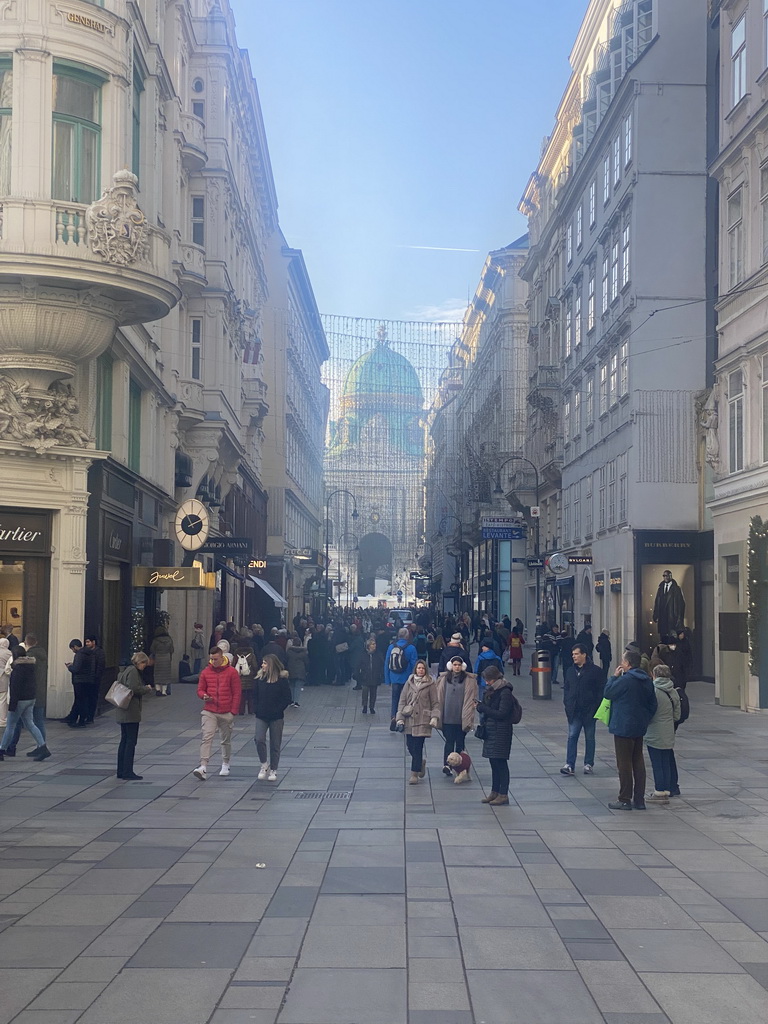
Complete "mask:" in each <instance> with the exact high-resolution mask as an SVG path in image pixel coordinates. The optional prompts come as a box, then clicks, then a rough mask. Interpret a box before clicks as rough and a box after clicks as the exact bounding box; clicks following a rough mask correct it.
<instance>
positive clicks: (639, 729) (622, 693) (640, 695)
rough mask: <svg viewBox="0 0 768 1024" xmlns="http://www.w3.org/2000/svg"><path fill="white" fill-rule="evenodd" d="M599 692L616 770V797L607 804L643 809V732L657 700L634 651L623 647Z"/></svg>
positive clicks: (654, 709)
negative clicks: (607, 710) (607, 707)
mask: <svg viewBox="0 0 768 1024" xmlns="http://www.w3.org/2000/svg"><path fill="white" fill-rule="evenodd" d="M603 696H604V697H606V698H607V699H608V700H609V701H610V702H611V717H610V719H609V722H608V731H609V732H610V733H611V734H612V736H613V745H614V748H615V750H616V767H617V768H618V772H619V799H618V800H617V801H615V802H614V803H610V804H608V806H609V807H610V808H611V810H613V811H631V810H632V808H633V806H634V808H635V810H637V811H644V810H645V761H644V759H643V736H645V734H646V731H647V729H648V723H649V722H650V721H651V719H652V718H653V716H654V715H655V714H656V708H657V707H658V702H657V700H656V692H655V690H654V686H653V681H652V679H651V677H650V676H649V675H647V673H645V672H643V670H642V669H641V668H640V655H639V653H638V652H637V651H630V650H626V651H624V657H623V658H622V660H621V663H620V665H619V667H618V669H617V672H616V675H615V676H612V677H611V679H609V680H608V682H607V683H606V684H605V691H604V693H603Z"/></svg>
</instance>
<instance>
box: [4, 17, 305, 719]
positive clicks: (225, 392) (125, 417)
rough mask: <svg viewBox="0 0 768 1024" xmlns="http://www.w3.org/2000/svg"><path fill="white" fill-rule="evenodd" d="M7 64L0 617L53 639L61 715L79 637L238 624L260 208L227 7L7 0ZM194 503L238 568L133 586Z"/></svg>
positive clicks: (243, 83) (264, 169)
mask: <svg viewBox="0 0 768 1024" xmlns="http://www.w3.org/2000/svg"><path fill="white" fill-rule="evenodd" d="M0 76H1V77H0V103H2V107H0V207H1V208H2V219H1V220H0V223H1V224H2V230H1V233H0V278H1V279H2V287H1V288H0V309H1V310H2V314H1V315H0V389H2V394H3V399H2V401H0V407H2V411H1V412H0V451H1V452H2V461H3V465H4V466H5V467H7V468H6V472H5V473H4V477H5V481H4V486H3V494H2V500H1V504H0V561H1V562H2V571H1V572H0V606H1V609H0V618H6V617H10V618H11V619H12V622H13V624H14V625H15V627H16V628H17V629H18V631H19V632H22V631H25V630H33V631H35V632H36V633H38V635H39V636H40V639H41V641H42V642H43V643H44V644H45V645H46V646H47V647H48V648H49V651H50V664H51V673H50V678H49V700H48V714H49V715H60V714H62V713H64V712H65V711H66V710H67V706H68V703H69V701H70V699H71V688H70V685H69V678H68V675H67V673H66V672H65V671H63V669H60V668H59V666H61V665H62V662H63V661H64V658H65V656H66V655H67V654H68V650H67V644H68V642H69V640H70V639H71V638H73V637H82V635H83V632H84V631H85V632H94V633H96V634H98V635H99V636H100V637H101V638H102V641H103V645H104V648H105V651H106V654H107V665H108V667H109V670H110V672H111V673H112V674H113V673H114V671H115V669H116V666H117V665H118V663H119V661H120V660H121V659H122V658H124V657H125V656H126V655H127V654H128V653H129V652H130V650H131V649H132V647H134V646H135V645H136V644H143V643H147V642H148V641H149V639H150V638H151V632H152V628H153V626H154V625H155V623H156V622H157V620H158V615H160V614H161V613H163V612H167V613H169V614H170V630H171V634H172V636H173V638H174V641H175V646H176V657H180V656H181V654H183V653H184V651H185V649H186V648H187V644H188V642H189V638H190V636H191V632H190V627H191V625H192V623H194V621H195V620H196V619H197V618H199V619H200V620H201V621H202V622H203V623H204V625H205V627H206V630H207V629H208V628H210V627H211V626H212V625H213V619H214V617H218V616H221V617H225V618H234V619H236V620H238V621H239V622H240V621H243V620H249V621H253V617H254V616H255V611H256V609H255V608H254V607H253V602H254V597H253V595H254V594H255V593H256V591H257V589H258V588H253V589H251V588H247V587H246V580H245V575H246V567H247V563H248V562H249V561H251V560H253V561H255V562H257V563H260V562H262V561H264V560H265V559H266V552H267V529H266V509H267V493H266V484H265V480H264V477H263V465H262V448H263V442H264V433H263V423H264V418H265V416H266V414H267V395H266V385H265V382H264V376H263V369H264V360H265V358H268V357H269V355H268V354H269V351H270V348H271V346H272V344H273V343H272V339H271V338H270V336H269V335H268V332H267V330H266V322H267V320H266V317H265V313H264V310H265V307H266V306H267V304H268V302H269V301H270V295H269V290H270V286H269V282H268V271H267V251H268V248H269V245H270V242H271V240H272V239H273V238H274V237H275V236H276V235H277V234H279V227H278V221H277V201H276V195H275V189H274V184H273V180H272V174H271V170H270V164H269V154H268V151H267V145H266V139H265V133H264V127H263V124H262V120H261V114H260V110H259V101H258V95H257V92H256V87H255V84H254V81H253V77H252V72H251V69H250V65H249V61H248V57H247V54H246V53H245V52H244V51H243V50H241V49H240V48H239V47H238V44H237V39H236V35H235V26H234V19H233V16H232V13H231V11H230V9H229V5H228V3H227V2H226V0H221V2H217V3H209V2H206V0H184V2H180V3H176V4H173V5H169V4H166V3H163V2H161V0H139V2H136V3H133V2H127V0H109V3H108V4H107V5H106V6H100V5H96V4H94V3H88V2H85V0H67V2H66V3H64V4H48V3H38V2H33V0H29V2H26V0H17V2H14V3H11V4H6V5H5V6H4V8H3V16H2V20H0ZM124 169H130V170H124ZM103 189H109V190H110V191H109V193H108V194H107V196H106V198H105V201H103V202H101V201H100V202H95V201H97V200H99V197H100V195H101V193H102V190H103ZM94 203H95V205H91V204H94ZM280 237H282V236H280ZM265 353H266V355H265ZM318 385H319V381H318ZM194 496H198V497H199V498H200V499H202V500H203V501H204V503H205V504H206V505H207V507H208V513H209V517H210V523H211V535H212V537H214V538H215V537H222V536H226V535H234V536H235V537H241V538H247V540H248V544H247V548H248V549H247V550H246V551H244V552H240V559H239V561H240V563H241V564H238V563H236V562H234V561H233V559H232V558H231V557H230V554H231V552H229V551H227V550H226V549H225V550H223V551H219V552H217V553H212V554H207V555H205V556H204V558H203V563H204V564H203V568H204V569H205V570H210V572H211V575H210V576H209V577H208V580H209V581H210V582H211V583H212V585H213V589H209V590H205V589H197V590H183V591H178V592H172V591H169V590H165V592H162V593H161V592H159V591H158V589H157V588H153V587H151V586H136V587H135V586H134V585H133V583H134V575H133V570H134V568H135V567H137V566H144V567H151V566H158V565H159V566H166V565H177V566H179V565H181V551H180V549H178V547H176V546H175V545H174V542H173V540H172V537H173V527H172V523H173V516H174V513H175V511H176V508H177V507H178V504H179V502H180V501H181V500H183V499H186V498H190V497H194ZM105 681H108V680H105Z"/></svg>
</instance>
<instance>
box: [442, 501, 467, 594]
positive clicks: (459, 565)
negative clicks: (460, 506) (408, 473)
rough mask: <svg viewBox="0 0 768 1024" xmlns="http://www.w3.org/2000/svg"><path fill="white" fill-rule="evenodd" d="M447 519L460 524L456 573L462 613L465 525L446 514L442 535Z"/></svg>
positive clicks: (443, 519)
mask: <svg viewBox="0 0 768 1024" xmlns="http://www.w3.org/2000/svg"><path fill="white" fill-rule="evenodd" d="M446 519H455V520H456V523H457V524H458V527H459V557H458V561H457V563H456V570H457V571H456V576H457V584H458V587H459V593H458V601H459V611H461V585H462V583H463V580H462V568H463V564H464V559H463V555H464V525H463V523H462V521H461V520H460V519H459V517H458V516H454V515H451V514H450V513H446V515H444V516H443V518H442V519H441V520H440V533H442V532H443V530H444V529H445V527H444V525H443V524H444V523H445V521H446Z"/></svg>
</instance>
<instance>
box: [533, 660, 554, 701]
mask: <svg viewBox="0 0 768 1024" xmlns="http://www.w3.org/2000/svg"><path fill="white" fill-rule="evenodd" d="M531 691H532V693H533V699H534V700H552V664H551V661H550V657H549V651H542V650H537V651H534V652H533V654H532V655H531Z"/></svg>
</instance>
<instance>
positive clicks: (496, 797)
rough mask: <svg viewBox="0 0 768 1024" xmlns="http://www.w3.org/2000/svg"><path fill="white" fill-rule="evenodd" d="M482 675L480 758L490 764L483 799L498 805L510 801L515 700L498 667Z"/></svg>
mask: <svg viewBox="0 0 768 1024" xmlns="http://www.w3.org/2000/svg"><path fill="white" fill-rule="evenodd" d="M483 678H484V679H485V682H486V688H485V694H484V696H483V699H482V701H477V710H478V712H479V714H480V722H481V724H482V725H483V726H484V727H485V739H484V740H483V757H487V758H488V760H489V761H490V763H491V792H490V793H489V794H488V796H487V797H485V799H484V800H483V801H482V802H483V803H484V804H490V805H491V806H494V807H499V806H502V805H504V804H508V803H509V755H510V752H511V750H512V731H513V725H512V718H513V716H514V713H515V704H516V700H515V696H514V693H513V687H512V684H511V683H509V682H507V680H506V679H505V678H504V676H503V675H502V674H501V672H499V670H498V669H497V668H493V667H491V668H487V669H486V670H485V671H484V672H483Z"/></svg>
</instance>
